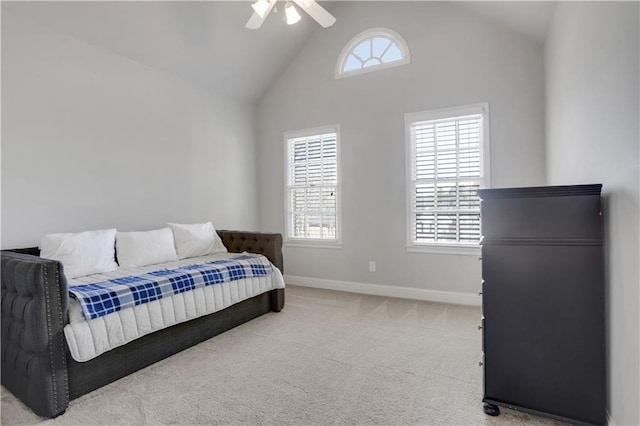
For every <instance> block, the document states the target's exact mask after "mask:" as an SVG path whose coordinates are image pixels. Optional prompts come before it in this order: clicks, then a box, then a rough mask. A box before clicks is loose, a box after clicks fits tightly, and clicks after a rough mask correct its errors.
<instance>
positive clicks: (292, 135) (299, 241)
mask: <svg viewBox="0 0 640 426" xmlns="http://www.w3.org/2000/svg"><path fill="white" fill-rule="evenodd" d="M327 133H335V134H336V238H335V239H323V238H300V237H294V236H292V235H291V226H292V224H291V210H290V205H291V204H290V199H289V189H290V188H289V171H290V165H289V141H290V140H291V139H297V138H305V137H312V136H318V135H323V134H327ZM341 195H342V187H341V174H340V125H338V124H332V125H327V126H322V127H314V128H310V129H302V130H294V131H288V132H285V133H284V213H285V231H284V241H283V243H284V245H285V246H289V247H309V248H332V249H339V248H342V202H341V198H342V197H341Z"/></svg>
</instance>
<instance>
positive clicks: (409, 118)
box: [405, 102, 491, 256]
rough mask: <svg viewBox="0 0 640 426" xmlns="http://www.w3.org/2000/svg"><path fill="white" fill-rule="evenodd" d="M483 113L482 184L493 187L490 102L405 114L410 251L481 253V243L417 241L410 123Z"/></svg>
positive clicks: (407, 246)
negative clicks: (414, 223)
mask: <svg viewBox="0 0 640 426" xmlns="http://www.w3.org/2000/svg"><path fill="white" fill-rule="evenodd" d="M477 114H480V115H482V129H481V134H480V183H479V185H480V188H481V189H484V188H490V187H491V163H490V159H491V139H490V117H489V103H488V102H484V103H478V104H472V105H464V106H459V107H451V108H440V109H433V110H428V111H420V112H412V113H406V114H405V149H406V232H407V235H406V236H407V245H406V249H407V251H408V252H422V253H440V254H458V255H475V256H477V255H479V254H480V244H479V243H460V242H449V243H446V242H420V243H418V242H415V241H413V229H412V224H413V217H412V216H413V213H412V208H411V207H412V201H413V193H412V188H413V182H414V176H413V162H414V158H413V157H414V151H415V150H414V143H413V135H412V131H411V126H412V125H413V124H415V123H418V122H422V121H433V120H444V119H448V118H449V119H455V118H457V117H463V116H468V115H477ZM480 238H481V239H482V228H480Z"/></svg>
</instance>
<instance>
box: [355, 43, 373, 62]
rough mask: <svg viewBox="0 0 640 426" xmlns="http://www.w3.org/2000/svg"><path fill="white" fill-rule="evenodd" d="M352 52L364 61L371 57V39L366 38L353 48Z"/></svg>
mask: <svg viewBox="0 0 640 426" xmlns="http://www.w3.org/2000/svg"><path fill="white" fill-rule="evenodd" d="M353 53H354V54H355V55H356V56H357V57H358V58H360V59H361V60H363V61H365V60H367V59H369V58H370V57H371V39H367V40H365V41H363V42H362V43H360V44H359V45H357V46H356V47H355V49H353Z"/></svg>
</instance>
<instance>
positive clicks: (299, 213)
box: [285, 126, 340, 247]
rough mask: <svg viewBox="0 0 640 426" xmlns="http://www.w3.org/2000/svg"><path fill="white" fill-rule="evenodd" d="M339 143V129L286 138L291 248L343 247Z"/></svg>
mask: <svg viewBox="0 0 640 426" xmlns="http://www.w3.org/2000/svg"><path fill="white" fill-rule="evenodd" d="M338 140H339V129H338V126H330V127H324V128H319V129H310V130H303V131H299V132H289V133H286V134H285V144H286V147H285V155H286V161H285V162H286V166H285V167H286V200H285V202H286V208H285V210H286V222H287V223H286V232H285V239H286V240H287V242H288V243H289V244H295V243H302V244H307V245H308V244H310V243H311V244H321V245H329V246H334V247H335V246H338V245H339V243H340V235H339V232H340V217H339V209H340V198H339V190H340V189H339V181H338V179H339V176H338V165H339V150H338Z"/></svg>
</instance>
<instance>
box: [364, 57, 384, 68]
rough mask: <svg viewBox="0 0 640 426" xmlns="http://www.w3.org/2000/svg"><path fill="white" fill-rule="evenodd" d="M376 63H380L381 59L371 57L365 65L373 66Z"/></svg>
mask: <svg viewBox="0 0 640 426" xmlns="http://www.w3.org/2000/svg"><path fill="white" fill-rule="evenodd" d="M375 65H380V61H379V60H378V59H376V58H371V59H369V60H367V61H366V62H365V63H364V65H363V66H364V67H365V68H366V67H372V66H375Z"/></svg>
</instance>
